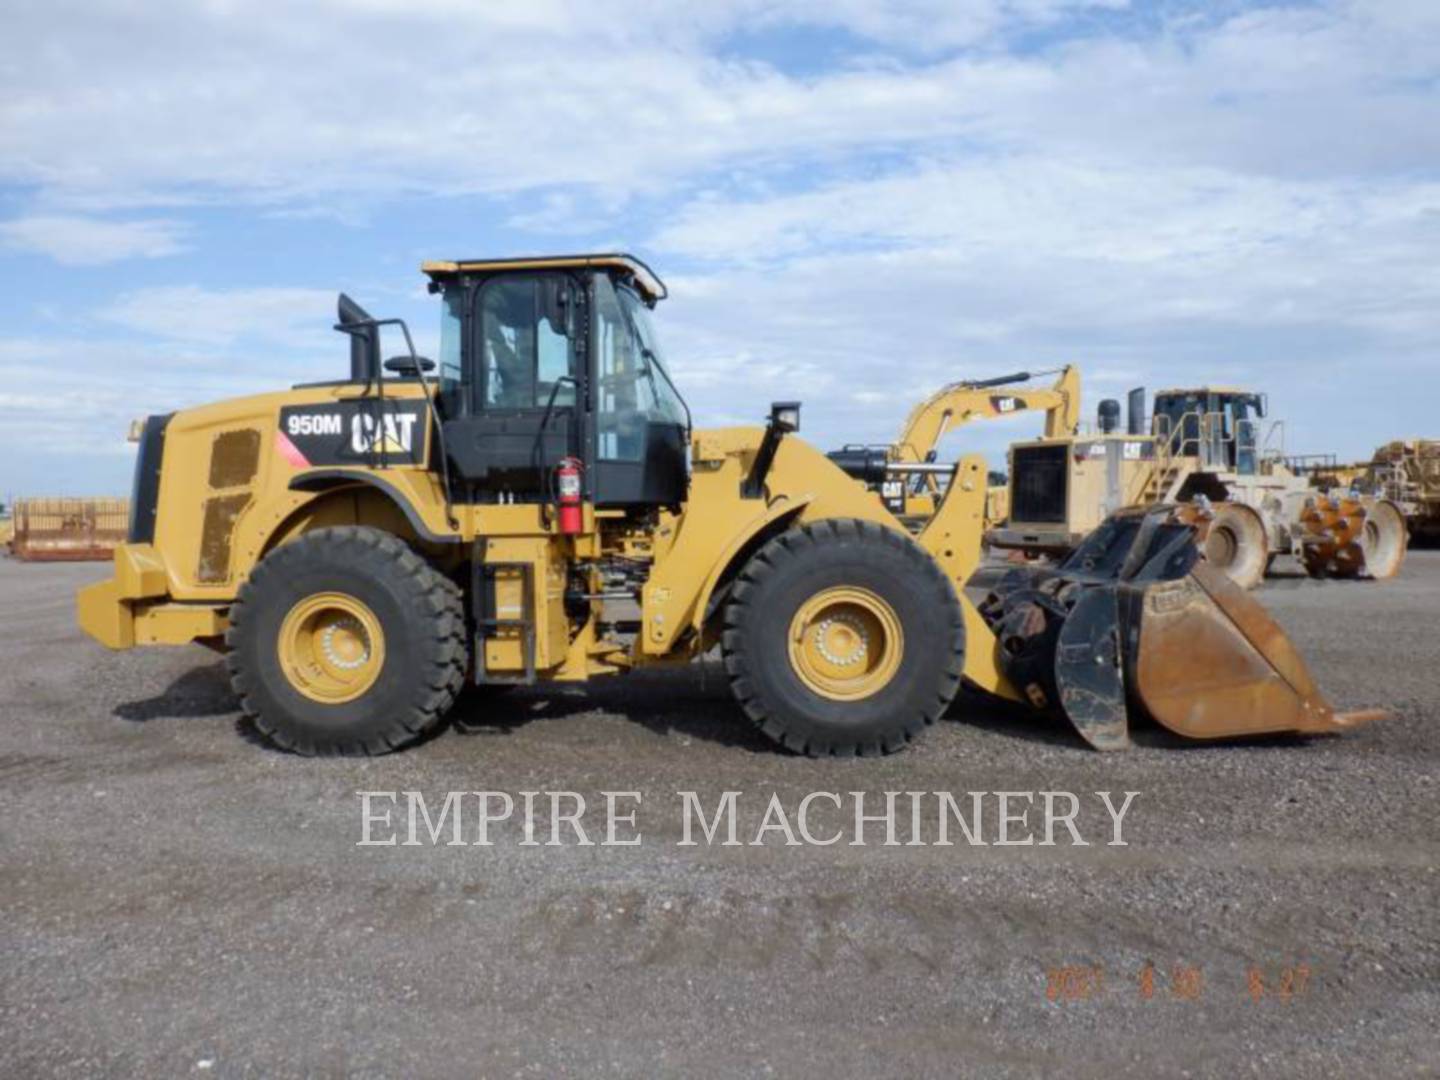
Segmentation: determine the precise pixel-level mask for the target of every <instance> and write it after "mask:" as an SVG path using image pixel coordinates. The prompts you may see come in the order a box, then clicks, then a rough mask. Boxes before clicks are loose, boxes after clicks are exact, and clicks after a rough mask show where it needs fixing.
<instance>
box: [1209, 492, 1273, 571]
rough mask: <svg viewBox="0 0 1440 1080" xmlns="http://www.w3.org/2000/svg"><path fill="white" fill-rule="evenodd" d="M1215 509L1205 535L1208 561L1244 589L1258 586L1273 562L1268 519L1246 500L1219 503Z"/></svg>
mask: <svg viewBox="0 0 1440 1080" xmlns="http://www.w3.org/2000/svg"><path fill="white" fill-rule="evenodd" d="M1214 512H1215V517H1214V520H1212V521H1211V522H1210V531H1209V532H1208V533H1207V534H1206V537H1205V549H1204V550H1205V558H1206V561H1208V562H1209V563H1210V565H1211V566H1213V567H1215V568H1216V569H1217V570H1220V571H1223V572H1224V574H1225V575H1226V576H1227V577H1228V578H1229V579H1230V580H1231V581H1233V582H1235V584H1236V585H1239V586H1240V587H1241V588H1242V589H1253V588H1255V587H1257V586H1258V585H1259V584H1260V583H1261V582H1262V581H1264V580H1265V570H1266V568H1267V567H1268V566H1269V565H1270V541H1269V537H1268V535H1267V534H1266V530H1265V522H1264V521H1263V520H1262V519H1261V517H1260V515H1259V514H1258V513H1257V512H1256V511H1255V510H1253V509H1252V508H1251V507H1249V506H1247V505H1245V504H1244V503H1232V502H1221V503H1216V504H1215V505H1214Z"/></svg>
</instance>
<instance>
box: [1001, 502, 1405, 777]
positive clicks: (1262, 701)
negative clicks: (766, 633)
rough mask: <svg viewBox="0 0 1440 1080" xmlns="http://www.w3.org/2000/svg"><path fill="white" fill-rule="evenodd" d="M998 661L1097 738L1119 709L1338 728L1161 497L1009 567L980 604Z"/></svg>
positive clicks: (1280, 645) (1206, 735)
mask: <svg viewBox="0 0 1440 1080" xmlns="http://www.w3.org/2000/svg"><path fill="white" fill-rule="evenodd" d="M981 613H982V614H983V615H984V617H985V619H986V621H987V622H988V623H989V624H990V626H991V628H992V629H993V630H994V631H995V634H996V637H997V638H998V639H999V642H1000V655H1001V666H1002V669H1003V670H1004V672H1005V674H1006V675H1007V676H1008V677H1009V679H1010V680H1011V682H1012V683H1014V685H1015V686H1016V687H1017V688H1018V689H1019V690H1020V691H1021V692H1022V693H1023V694H1024V695H1025V696H1026V697H1027V698H1028V699H1029V700H1030V702H1031V704H1033V705H1034V706H1036V707H1037V708H1039V709H1043V710H1047V711H1050V712H1053V713H1058V714H1060V715H1063V716H1064V717H1065V718H1066V719H1068V720H1069V721H1070V723H1071V724H1073V725H1074V727H1075V729H1076V730H1077V731H1078V732H1079V733H1080V734H1081V736H1083V737H1084V739H1085V740H1086V741H1087V742H1088V743H1090V745H1091V746H1093V747H1095V748H1096V749H1097V750H1118V749H1121V748H1124V747H1126V746H1129V745H1130V735H1129V716H1130V712H1131V710H1132V709H1133V710H1138V713H1139V714H1142V715H1148V716H1150V717H1152V718H1154V719H1155V720H1156V721H1157V722H1158V723H1159V724H1160V725H1161V726H1162V727H1165V728H1168V729H1169V730H1170V731H1173V732H1175V733H1176V734H1177V735H1183V736H1185V737H1186V738H1190V739H1217V738H1225V737H1230V736H1237V735H1260V734H1269V733H1278V732H1303V733H1312V732H1329V731H1342V730H1346V729H1348V728H1352V727H1355V726H1357V725H1359V724H1362V723H1366V722H1368V721H1371V720H1377V719H1380V718H1382V717H1384V716H1385V715H1386V714H1385V713H1384V712H1383V711H1381V710H1366V711H1362V712H1351V713H1338V712H1336V711H1335V709H1334V708H1333V707H1332V706H1331V705H1330V703H1329V702H1328V701H1326V700H1325V698H1324V697H1323V696H1322V695H1321V693H1320V691H1319V689H1318V688H1317V687H1316V685H1315V681H1314V679H1313V678H1312V677H1311V675H1310V671H1309V669H1308V668H1306V666H1305V662H1304V661H1303V660H1302V659H1301V658H1300V654H1299V653H1298V652H1297V651H1296V649H1295V646H1294V645H1293V644H1292V643H1291V641H1290V639H1289V638H1288V637H1286V635H1285V632H1284V631H1283V630H1281V629H1280V626H1279V625H1278V624H1277V623H1276V622H1275V620H1274V619H1272V618H1271V617H1270V615H1269V614H1268V613H1267V612H1266V611H1265V609H1264V608H1263V607H1262V606H1261V605H1260V604H1259V602H1258V601H1256V600H1254V599H1253V598H1252V597H1251V596H1250V595H1249V594H1248V593H1246V592H1245V591H1244V590H1243V589H1241V588H1240V587H1239V586H1237V585H1235V584H1234V583H1233V582H1232V581H1231V580H1230V579H1229V578H1227V577H1226V576H1225V575H1224V574H1223V573H1222V572H1221V571H1219V570H1216V569H1215V568H1213V567H1211V566H1209V565H1208V564H1206V563H1205V562H1204V561H1203V559H1202V558H1201V556H1200V552H1199V549H1198V548H1197V547H1196V544H1195V542H1194V526H1193V524H1190V523H1188V522H1187V520H1186V519H1185V517H1184V515H1183V511H1181V510H1180V509H1179V508H1177V507H1174V506H1160V507H1149V508H1143V509H1142V508H1136V509H1131V510H1122V511H1120V512H1118V513H1116V514H1113V515H1112V516H1111V517H1109V518H1108V519H1106V521H1105V522H1104V523H1103V524H1102V525H1101V526H1100V527H1099V528H1098V529H1096V530H1095V531H1094V532H1093V533H1091V534H1090V535H1089V536H1088V537H1087V538H1086V539H1085V540H1084V542H1083V543H1082V544H1081V545H1080V547H1078V548H1076V550H1075V551H1074V552H1072V553H1071V554H1070V556H1069V557H1068V558H1067V559H1066V560H1065V561H1064V562H1063V563H1061V564H1060V566H1059V567H1058V568H1039V567H1036V568H1017V569H1014V570H1011V571H1009V572H1008V573H1006V574H1005V576H1004V577H1002V578H1001V579H1000V581H999V582H998V583H997V584H996V586H995V589H994V591H993V592H991V594H990V595H989V596H988V597H987V598H986V600H985V602H984V603H983V604H982V606H981Z"/></svg>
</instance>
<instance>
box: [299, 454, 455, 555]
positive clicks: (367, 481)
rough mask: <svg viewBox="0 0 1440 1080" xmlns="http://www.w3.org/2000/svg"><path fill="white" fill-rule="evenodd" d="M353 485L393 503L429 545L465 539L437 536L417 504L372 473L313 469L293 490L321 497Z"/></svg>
mask: <svg viewBox="0 0 1440 1080" xmlns="http://www.w3.org/2000/svg"><path fill="white" fill-rule="evenodd" d="M352 484H363V485H365V486H368V487H372V488H374V489H375V490H377V491H379V492H380V493H381V494H382V495H384V496H385V497H386V498H387V499H389V500H390V501H391V502H393V503H394V504H395V505H396V506H398V507H399V508H400V511H401V512H402V513H403V514H404V515H405V518H406V520H407V521H409V522H410V525H411V527H412V528H413V529H414V530H415V534H416V535H417V536H419V537H420V538H421V539H422V540H425V541H426V542H427V543H432V544H457V543H460V542H461V540H462V537H461V536H460V535H459V534H458V533H453V532H447V533H442V532H437V531H436V530H435V529H434V528H432V527H431V526H430V524H429V523H428V522H426V520H425V519H424V518H423V517H422V516H421V515H420V512H419V511H418V510H416V508H415V503H414V500H412V499H411V498H410V497H409V496H408V495H406V494H405V493H404V492H402V491H401V490H400V489H399V488H398V487H396V485H394V484H392V483H391V482H390V481H389V480H386V479H384V478H382V477H379V476H376V475H375V474H374V473H373V472H368V471H366V472H361V471H359V470H355V469H311V470H310V471H309V472H303V473H298V474H297V475H295V476H294V477H292V478H291V480H290V490H291V491H305V492H311V493H314V494H319V493H321V492H326V491H337V490H339V489H340V488H343V487H347V486H349V485H352Z"/></svg>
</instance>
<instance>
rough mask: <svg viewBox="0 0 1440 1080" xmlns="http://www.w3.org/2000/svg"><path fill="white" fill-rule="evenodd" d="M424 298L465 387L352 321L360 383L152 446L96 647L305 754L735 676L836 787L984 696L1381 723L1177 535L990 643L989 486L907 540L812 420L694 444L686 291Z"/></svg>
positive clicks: (1121, 534)
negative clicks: (523, 693)
mask: <svg viewBox="0 0 1440 1080" xmlns="http://www.w3.org/2000/svg"><path fill="white" fill-rule="evenodd" d="M424 271H425V272H426V273H427V274H428V275H429V277H430V288H431V291H432V292H434V293H436V294H438V295H439V298H440V305H441V309H442V332H441V339H440V340H441V344H440V355H439V357H438V364H437V363H435V362H433V361H431V360H429V359H426V358H422V357H419V356H416V355H415V352H414V349H413V347H409V348H408V351H407V353H406V354H405V355H402V356H398V357H395V358H392V359H390V360H387V361H385V362H384V363H383V364H382V363H381V358H380V349H379V341H380V332H381V329H382V327H385V326H391V327H393V328H395V329H396V330H397V331H399V332H401V333H402V334H403V337H404V340H405V341H406V343H407V345H408V343H409V332H408V330H407V329H406V328H405V327H404V324H403V323H401V322H399V320H376V319H372V318H370V317H369V316H368V315H367V314H366V313H365V312H364V311H363V310H362V309H361V308H359V307H358V306H357V305H356V304H355V303H354V302H353V301H351V300H349V299H348V298H347V297H344V296H342V297H341V298H340V306H339V324H338V325H337V327H336V329H338V330H340V331H341V332H342V333H344V334H345V335H348V337H349V339H350V372H349V377H348V378H343V379H337V380H335V381H333V382H326V383H318V384H309V385H303V386H297V387H295V388H293V389H291V390H288V391H283V392H280V393H274V394H266V395H262V396H258V397H250V398H243V399H239V400H233V401H225V402H221V403H219V404H214V405H209V406H205V407H201V408H195V409H188V410H185V411H183V412H176V413H172V414H170V415H166V416H152V417H150V418H149V419H148V420H146V421H145V423H144V425H143V431H142V433H141V435H140V442H139V453H138V460H137V464H136V473H135V489H134V498H133V500H132V503H131V507H132V517H131V522H130V527H129V537H128V541H127V542H126V543H125V544H123V545H122V546H121V547H120V548H119V549H118V550H117V552H116V554H115V574H114V577H113V578H112V579H110V580H108V581H105V582H102V583H100V584H97V585H93V586H91V587H89V588H87V589H85V590H83V591H82V592H81V593H80V595H79V601H78V603H79V618H80V623H81V625H82V626H83V627H84V629H85V630H86V631H88V632H89V633H90V634H91V635H92V636H93V637H95V638H96V639H98V640H99V641H100V642H102V643H103V644H105V645H107V646H110V647H111V648H116V649H125V648H130V647H132V646H135V645H141V644H145V645H149V644H179V643H186V642H192V641H196V642H201V643H205V644H209V645H212V646H214V647H216V648H218V649H221V650H223V651H224V652H225V653H226V655H227V661H228V665H229V669H230V672H231V676H232V679H233V683H234V686H235V689H236V691H237V692H238V694H239V696H240V699H241V702H242V704H243V708H244V709H245V711H246V712H247V713H248V714H249V715H250V716H251V717H252V718H253V720H254V722H255V724H256V726H257V727H258V728H259V729H260V730H261V731H263V732H264V733H265V734H266V735H268V736H269V737H270V738H271V739H272V740H274V741H275V742H276V743H278V744H279V745H281V746H283V747H288V748H290V749H292V750H295V751H298V752H300V753H304V754H321V753H383V752H385V751H388V750H392V749H395V748H398V747H401V746H404V745H405V744H407V743H409V742H411V741H412V740H414V739H415V738H417V737H418V736H420V735H422V734H423V733H425V732H426V731H427V730H429V729H431V728H432V727H434V726H436V725H437V724H439V723H440V721H441V719H442V718H443V717H444V716H445V714H446V711H447V710H448V709H449V708H450V706H451V704H452V702H453V701H454V699H455V697H456V696H457V694H459V693H460V692H461V691H462V689H463V688H464V687H465V686H466V685H467V684H478V685H479V686H480V687H491V686H506V685H511V684H516V683H522V684H536V683H545V682H552V681H578V680H585V679H590V678H592V677H595V676H599V675H608V674H616V673H621V672H625V671H629V670H631V669H634V668H639V667H643V666H645V665H649V664H667V663H676V662H683V661H686V660H689V659H692V658H694V657H697V656H699V655H701V654H703V653H705V652H707V651H708V650H710V649H711V648H713V647H715V646H718V647H719V649H720V651H721V654H722V655H723V658H724V664H725V668H726V671H727V672H728V674H729V678H730V682H731V685H732V687H733V689H734V693H735V696H736V698H737V699H738V700H739V702H740V705H741V706H742V708H743V709H744V711H745V713H746V714H747V715H748V716H749V718H750V719H751V720H752V721H753V722H754V723H755V724H756V725H758V726H759V727H760V728H761V729H762V730H764V731H765V732H766V733H767V734H768V735H770V736H771V737H772V738H774V739H775V740H776V741H777V742H780V743H782V744H783V745H785V746H787V747H789V748H791V749H793V750H796V751H801V752H805V753H810V754H816V755H825V754H874V753H883V752H886V751H892V750H897V749H899V748H901V747H902V746H904V745H905V744H906V743H908V742H909V741H910V740H911V739H912V738H914V737H915V736H916V735H918V734H919V733H920V732H921V731H922V730H923V729H924V728H925V727H926V726H927V725H928V724H930V723H931V722H933V721H934V720H935V719H936V718H937V717H938V716H940V714H941V713H942V712H943V711H945V709H946V708H947V706H949V705H950V703H951V700H952V699H953V698H954V697H955V695H956V693H957V691H958V690H959V688H960V685H961V683H962V681H964V682H967V683H969V684H970V685H971V686H973V687H974V688H977V689H979V690H981V691H985V692H988V693H990V694H993V695H998V696H999V697H1001V698H1007V699H1011V700H1014V701H1018V702H1024V703H1028V704H1030V705H1031V706H1034V707H1037V708H1042V709H1049V710H1054V711H1056V712H1058V713H1060V714H1062V715H1065V716H1068V717H1069V718H1070V719H1071V720H1072V721H1073V722H1074V723H1075V724H1076V727H1077V729H1078V730H1079V731H1080V733H1081V734H1082V735H1084V736H1085V737H1086V738H1087V739H1088V740H1089V741H1090V742H1091V743H1092V745H1096V746H1099V747H1111V746H1117V745H1122V744H1123V743H1124V741H1125V731H1126V726H1127V707H1128V708H1131V709H1137V710H1144V711H1146V712H1148V713H1150V714H1151V715H1153V716H1154V718H1155V719H1157V720H1158V721H1159V722H1161V723H1162V724H1165V725H1166V726H1168V727H1170V728H1172V729H1174V730H1176V731H1178V732H1181V733H1183V734H1185V735H1187V736H1195V737H1200V738H1208V737H1216V736H1226V735H1235V734H1247V733H1253V732H1261V731H1285V730H1301V731H1323V730H1331V729H1334V728H1337V727H1343V726H1345V725H1346V724H1347V723H1349V722H1353V720H1354V719H1358V717H1344V716H1337V715H1335V714H1334V713H1333V712H1332V710H1331V709H1330V708H1329V706H1328V705H1326V704H1325V702H1324V700H1323V699H1322V698H1320V696H1319V694H1318V693H1317V692H1316V691H1315V688H1314V686H1313V683H1312V682H1311V681H1310V679H1309V676H1308V675H1307V674H1306V672H1305V668H1304V664H1303V662H1302V661H1301V660H1300V659H1299V657H1298V656H1297V655H1296V654H1295V651H1294V649H1293V648H1292V647H1291V645H1290V643H1289V642H1288V640H1287V639H1286V638H1285V636H1284V634H1283V633H1281V632H1280V630H1279V628H1278V627H1277V626H1275V624H1274V623H1273V622H1271V621H1270V620H1269V619H1268V617H1266V616H1265V614H1264V612H1263V611H1261V610H1260V609H1259V608H1258V605H1253V604H1251V605H1249V606H1246V607H1244V608H1243V609H1240V608H1238V607H1237V603H1238V601H1237V600H1236V597H1235V595H1234V593H1233V590H1232V591H1227V590H1226V589H1225V588H1223V583H1222V584H1216V583H1215V582H1213V581H1212V580H1211V577H1213V575H1211V576H1209V577H1207V576H1206V575H1205V574H1204V567H1203V566H1201V567H1198V568H1197V567H1195V566H1194V565H1193V564H1194V545H1193V544H1192V543H1190V539H1189V531H1188V530H1189V526H1186V525H1184V524H1182V523H1178V522H1175V521H1173V520H1170V519H1169V518H1166V517H1165V516H1164V515H1163V513H1162V514H1160V515H1158V516H1157V515H1151V516H1149V517H1141V518H1139V519H1130V518H1125V519H1120V520H1117V521H1116V522H1113V523H1111V526H1110V527H1108V531H1107V530H1102V531H1101V532H1099V533H1097V535H1096V541H1095V544H1094V545H1092V548H1093V550H1085V549H1082V551H1079V552H1077V553H1076V556H1077V557H1082V556H1083V558H1081V559H1080V561H1079V562H1076V563H1075V564H1074V565H1073V566H1070V565H1068V564H1067V566H1066V567H1062V568H1061V569H1060V570H1059V571H1046V572H1044V573H1043V574H1042V575H1041V576H1037V577H1034V578H1025V579H1023V580H1022V579H1020V578H1017V577H1015V576H1012V577H1010V578H1007V579H1006V581H1005V582H1003V583H1002V587H1001V588H999V589H997V590H996V592H995V594H993V595H992V596H991V597H990V598H989V599H988V600H987V601H986V603H985V604H984V605H983V610H982V606H977V605H975V604H972V603H971V601H970V600H969V599H967V597H966V594H965V592H964V586H965V584H966V582H967V581H968V580H969V578H970V576H971V574H972V572H973V571H974V570H975V569H976V565H977V563H978V561H979V553H980V541H981V531H982V525H983V522H982V515H983V507H984V499H985V486H986V485H985V480H986V468H985V463H984V460H983V459H982V458H981V457H980V456H978V455H975V456H969V457H965V458H962V459H961V460H960V461H959V462H958V463H957V464H956V465H955V466H954V473H953V475H952V477H951V481H950V483H949V484H948V485H947V487H946V490H945V495H944V498H943V500H941V502H940V503H939V504H938V505H937V506H936V507H935V510H934V513H933V514H932V515H929V516H927V517H926V519H925V520H924V522H923V523H920V524H916V525H914V526H913V527H914V529H915V531H914V532H913V533H912V531H910V529H907V527H906V526H905V524H903V523H902V522H901V521H900V520H899V519H897V518H896V517H894V516H892V514H891V513H890V512H889V511H888V510H887V509H886V508H885V507H884V506H883V505H882V504H881V502H880V501H879V500H878V499H876V497H875V496H874V495H873V494H872V493H870V492H869V491H867V490H866V488H865V487H864V485H863V484H861V483H858V482H856V481H855V480H853V479H852V478H851V477H849V476H847V475H846V474H845V473H844V472H842V471H841V470H840V469H839V468H837V467H836V465H835V464H834V463H832V462H831V461H829V460H828V459H827V458H826V457H825V455H824V454H822V453H820V452H818V451H816V450H814V449H812V448H811V447H810V446H808V445H806V444H805V443H804V442H802V441H801V440H800V439H798V438H797V437H795V435H794V433H795V431H796V430H797V429H798V427H799V406H798V405H797V404H793V403H781V404H777V405H774V406H772V407H771V411H770V417H769V422H768V424H766V425H765V426H763V427H759V426H757V427H737V428H722V429H718V430H692V427H691V423H690V414H689V410H688V408H687V407H686V405H685V402H684V400H683V398H682V397H681V395H680V393H679V391H678V390H677V389H676V387H675V385H674V384H673V383H672V382H671V380H670V376H669V374H668V373H667V372H666V369H665V366H664V363H663V362H662V360H661V356H660V346H659V344H658V343H657V341H656V338H655V335H654V331H653V329H652V326H651V311H652V309H653V308H654V306H655V305H656V303H657V302H658V301H659V300H661V299H663V298H664V297H665V295H666V290H665V287H664V285H663V284H662V283H661V282H660V280H659V278H658V277H656V276H655V274H654V273H652V272H651V271H650V270H649V268H648V267H646V266H645V265H644V264H643V263H641V262H640V261H639V260H636V259H634V258H630V257H627V256H621V255H592V256H577V257H565V258H540V259H509V260H484V261H473V262H464V261H461V262H434V263H427V264H425V266H424ZM1187 553H1188V554H1187ZM1242 599H1243V597H1242ZM617 606H623V607H624V609H625V610H623V611H618V612H617V611H615V610H614V609H615V608H616V607H617ZM1195 643H1199V644H1201V645H1203V649H1200V650H1199V651H1196V650H1195V649H1192V648H1188V647H1187V646H1189V645H1194V644H1195ZM485 701H486V704H485V706H484V707H486V708H503V702H501V701H499V700H494V701H491V700H488V699H485Z"/></svg>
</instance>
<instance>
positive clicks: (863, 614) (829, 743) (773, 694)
mask: <svg viewBox="0 0 1440 1080" xmlns="http://www.w3.org/2000/svg"><path fill="white" fill-rule="evenodd" d="M724 621H725V629H724V634H723V636H722V649H723V653H724V658H725V668H726V671H727V672H728V673H729V676H730V685H731V689H732V690H733V691H734V693H735V696H736V698H737V699H738V700H739V702H740V704H741V706H742V707H743V708H744V710H745V712H746V714H747V715H748V716H749V717H750V719H751V720H752V721H753V722H754V723H755V725H756V726H757V727H759V728H760V730H762V731H764V732H765V733H766V734H767V735H769V736H770V737H771V738H772V739H774V740H775V741H776V742H778V743H780V744H781V745H783V746H786V747H788V748H789V749H791V750H794V751H796V752H798V753H804V754H809V755H811V756H814V757H824V756H829V755H835V756H849V755H862V756H868V755H872V754H882V753H891V752H893V751H895V750H899V749H901V748H902V747H904V746H905V745H906V744H907V743H909V742H910V741H911V740H912V739H913V738H914V737H915V736H916V735H918V734H919V733H920V732H921V731H923V730H924V729H925V728H926V727H927V726H928V725H930V724H932V723H934V721H935V719H936V718H937V717H938V716H940V715H941V713H943V712H944V711H945V708H946V706H948V705H949V704H950V701H951V700H952V699H953V698H954V696H955V693H956V691H957V690H958V689H959V687H960V677H961V674H962V672H963V670H964V666H965V623H964V616H963V614H962V612H961V609H960V602H959V600H958V599H957V597H956V594H955V589H954V586H953V585H952V584H951V583H950V580H949V579H948V578H947V577H946V576H945V574H944V573H943V572H942V571H941V570H940V568H939V566H937V565H936V563H935V561H934V560H933V559H931V558H930V556H929V555H927V554H926V553H925V552H924V551H923V550H921V548H920V547H919V546H917V545H916V544H915V543H914V541H912V540H911V539H910V538H909V537H906V536H903V535H901V534H900V533H898V532H896V531H894V530H893V529H887V528H884V527H883V526H880V525H876V524H874V523H872V522H867V521H856V520H851V519H839V520H832V521H820V522H817V523H815V524H813V525H806V526H804V527H802V528H797V529H792V530H790V531H788V532H786V533H783V534H782V535H780V536H778V537H776V538H775V539H773V540H771V541H770V542H769V543H768V544H766V545H765V546H764V547H762V548H761V549H760V550H759V551H758V552H756V554H755V555H754V556H752V557H751V559H750V561H749V562H748V563H747V564H746V565H745V568H744V569H743V570H742V571H741V573H740V576H739V579H738V580H737V581H736V583H735V587H734V590H733V592H732V593H731V596H730V600H729V602H728V603H727V605H726V607H725V613H724Z"/></svg>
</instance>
